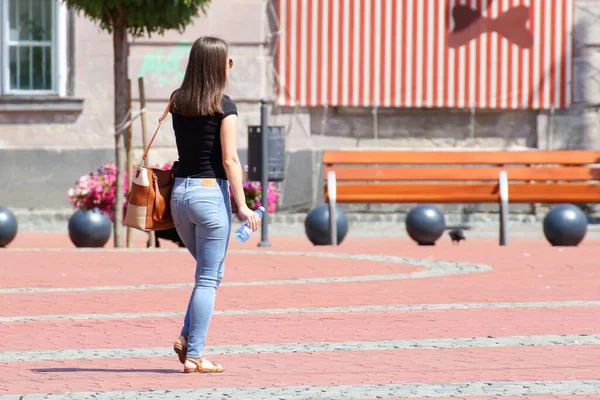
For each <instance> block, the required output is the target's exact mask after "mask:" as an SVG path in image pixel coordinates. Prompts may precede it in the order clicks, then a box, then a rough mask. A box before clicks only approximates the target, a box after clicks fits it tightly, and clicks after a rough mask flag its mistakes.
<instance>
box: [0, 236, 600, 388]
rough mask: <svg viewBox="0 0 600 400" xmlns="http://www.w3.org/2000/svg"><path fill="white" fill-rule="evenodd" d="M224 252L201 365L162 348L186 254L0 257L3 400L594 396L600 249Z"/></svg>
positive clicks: (288, 242)
mask: <svg viewBox="0 0 600 400" xmlns="http://www.w3.org/2000/svg"><path fill="white" fill-rule="evenodd" d="M443 239H444V240H441V241H440V242H439V244H438V245H437V246H435V247H418V246H416V245H415V244H413V243H412V242H411V241H410V240H409V239H407V238H348V239H346V241H344V242H343V243H342V245H341V246H339V247H336V248H333V247H314V246H312V245H311V244H310V243H309V242H308V241H307V240H306V239H304V238H293V237H285V238H283V237H282V238H271V242H272V244H273V246H272V247H271V248H268V249H261V248H258V247H257V246H256V242H257V238H253V239H252V240H251V242H249V243H246V244H239V243H236V242H235V241H232V249H231V252H230V254H229V256H228V258H227V261H226V272H225V281H224V283H223V285H222V287H221V288H220V289H219V293H218V295H217V305H216V312H215V316H214V318H213V322H212V325H211V328H210V331H209V339H208V343H207V345H208V348H207V352H206V353H207V354H206V355H207V357H208V358H209V359H211V360H213V361H215V362H219V363H222V364H223V366H224V367H225V368H226V370H225V372H224V373H222V374H183V373H182V372H181V364H179V362H178V360H177V357H176V355H175V354H174V353H173V352H172V350H171V345H172V342H173V341H174V340H175V339H176V338H177V336H178V332H179V329H180V326H181V323H182V319H183V311H184V309H185V307H186V305H187V300H188V297H189V295H190V291H191V288H192V285H191V283H190V282H192V281H193V267H194V265H193V261H192V258H191V256H190V255H189V254H188V253H187V251H186V250H182V249H178V248H175V246H174V245H172V244H171V245H169V244H165V243H164V242H163V247H162V248H161V249H159V250H148V249H142V248H140V247H143V245H144V238H143V237H142V236H140V235H138V236H137V237H136V241H135V245H136V247H138V248H136V249H130V250H116V249H104V250H80V249H74V248H73V247H72V245H71V244H70V243H69V241H68V238H67V237H66V234H27V233H23V234H21V235H20V236H19V238H18V239H17V240H16V241H15V242H14V244H13V245H12V246H11V247H10V248H9V249H5V250H2V251H0V274H1V275H0V276H2V280H1V281H0V311H1V313H0V337H2V340H1V341H0V398H2V399H26V400H31V399H83V400H85V399H184V398H185V399H188V398H189V399H199V398H202V399H252V400H254V399H284V400H287V399H367V398H383V399H404V398H411V399H424V398H435V399H450V398H452V399H469V400H484V399H485V400H491V399H503V400H517V399H519V400H523V399H536V400H542V399H600V240H597V239H587V240H586V241H585V242H584V243H583V244H582V246H580V247H578V248H553V247H550V246H549V245H548V244H547V243H546V242H545V241H544V240H540V239H524V238H523V239H511V241H510V244H509V246H507V247H499V246H498V245H497V242H496V240H495V239H477V238H472V239H471V238H470V239H468V240H467V241H466V242H463V243H461V244H460V245H459V246H453V245H452V244H451V243H450V241H449V240H446V239H447V238H443Z"/></svg>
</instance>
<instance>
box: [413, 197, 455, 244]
mask: <svg viewBox="0 0 600 400" xmlns="http://www.w3.org/2000/svg"><path fill="white" fill-rule="evenodd" d="M405 223H406V232H407V233H408V236H410V237H411V239H412V240H414V241H415V242H417V243H418V244H419V245H421V246H433V245H434V244H435V241H436V240H438V239H439V238H440V236H442V234H443V233H444V229H446V222H445V220H444V213H442V210H440V209H439V207H437V206H436V205H434V204H419V205H418V206H416V207H415V208H413V209H412V210H410V211H409V213H408V215H407V216H406V221H405Z"/></svg>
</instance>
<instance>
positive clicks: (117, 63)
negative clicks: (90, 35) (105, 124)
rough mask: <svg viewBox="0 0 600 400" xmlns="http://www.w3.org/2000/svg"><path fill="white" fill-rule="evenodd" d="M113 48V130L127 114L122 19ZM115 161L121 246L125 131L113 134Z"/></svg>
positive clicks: (116, 236)
mask: <svg viewBox="0 0 600 400" xmlns="http://www.w3.org/2000/svg"><path fill="white" fill-rule="evenodd" d="M113 49H114V83H115V132H116V130H117V129H118V127H119V125H120V124H121V123H122V122H124V119H125V115H126V114H127V105H126V95H127V92H126V91H127V75H128V74H127V27H126V26H125V23H124V22H122V21H117V20H115V21H113ZM115 161H116V164H117V182H116V190H115V210H114V215H115V221H114V225H113V227H114V232H113V233H114V241H115V244H114V245H115V247H123V203H124V200H125V193H124V191H123V184H124V183H125V179H124V178H125V177H124V171H125V131H123V132H120V133H119V134H117V135H116V136H115Z"/></svg>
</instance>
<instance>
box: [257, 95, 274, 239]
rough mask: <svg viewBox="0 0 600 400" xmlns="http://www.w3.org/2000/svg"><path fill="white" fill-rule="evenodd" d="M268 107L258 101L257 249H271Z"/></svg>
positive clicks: (262, 101)
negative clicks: (260, 207) (259, 217)
mask: <svg viewBox="0 0 600 400" xmlns="http://www.w3.org/2000/svg"><path fill="white" fill-rule="evenodd" d="M267 112H268V105H267V101H266V100H265V99H262V100H261V101H260V143H261V151H260V153H261V156H260V157H261V158H260V159H261V167H260V168H261V172H260V185H261V188H262V195H261V201H262V204H263V207H264V208H265V213H264V214H263V217H262V223H261V224H260V225H261V239H260V243H258V246H259V247H271V243H269V155H268V151H269V119H268V114H267Z"/></svg>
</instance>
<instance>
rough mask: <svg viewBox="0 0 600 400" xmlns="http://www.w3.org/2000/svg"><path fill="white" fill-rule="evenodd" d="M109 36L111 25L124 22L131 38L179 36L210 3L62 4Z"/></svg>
mask: <svg viewBox="0 0 600 400" xmlns="http://www.w3.org/2000/svg"><path fill="white" fill-rule="evenodd" d="M62 1H63V3H65V4H66V5H68V6H69V7H71V8H73V9H75V10H77V11H78V13H83V14H84V15H85V16H86V17H87V18H89V19H90V20H92V21H94V22H96V23H98V24H99V25H100V27H101V28H102V29H103V30H106V31H108V32H109V33H112V28H113V26H114V23H115V21H118V20H121V21H125V25H126V26H127V31H128V33H129V34H131V35H132V36H133V37H142V36H145V35H148V36H151V35H152V34H154V33H158V34H160V35H162V34H163V33H164V32H165V31H166V30H177V31H178V32H183V31H184V29H185V27H186V26H188V25H189V24H190V23H192V21H193V20H194V19H195V18H198V17H199V16H200V14H201V13H202V14H206V11H207V9H208V6H209V5H210V0H173V1H170V2H167V1H164V0H163V1H160V0H62Z"/></svg>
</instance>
